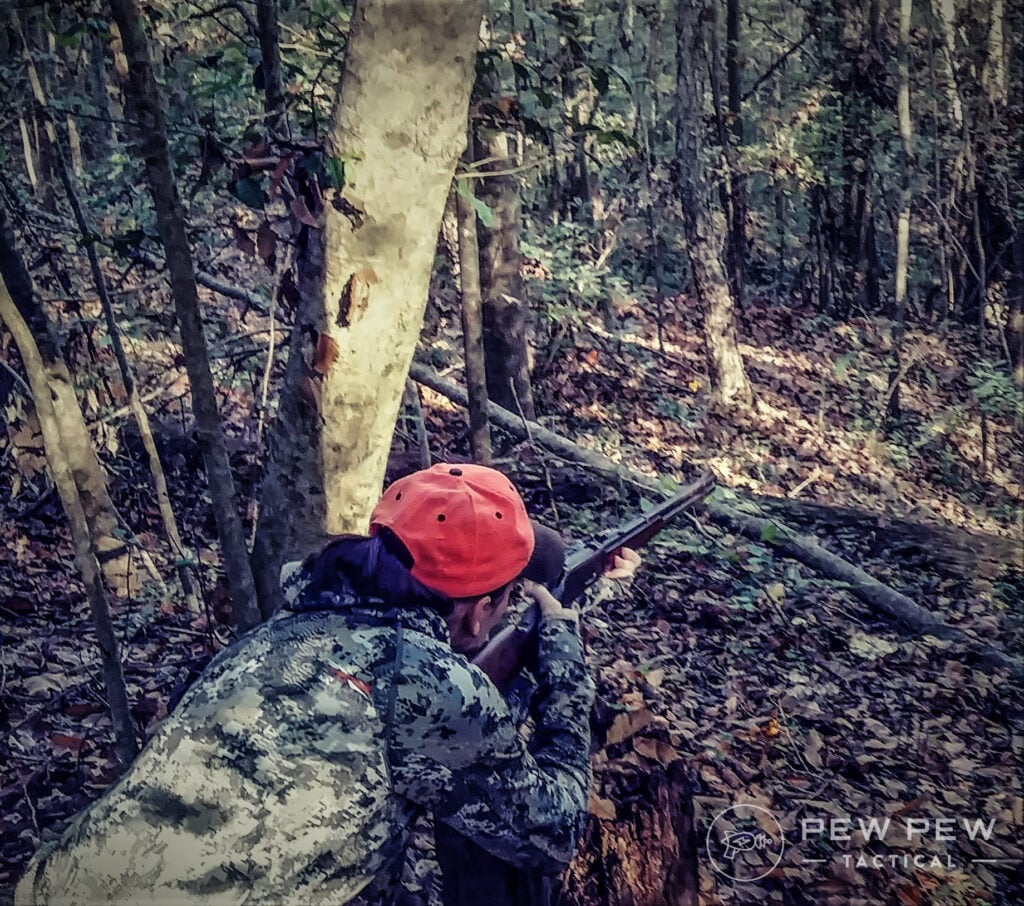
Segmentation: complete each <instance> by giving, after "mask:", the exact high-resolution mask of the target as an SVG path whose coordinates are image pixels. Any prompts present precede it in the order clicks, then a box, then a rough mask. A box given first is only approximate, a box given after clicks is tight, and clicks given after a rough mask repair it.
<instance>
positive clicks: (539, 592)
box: [523, 579, 580, 622]
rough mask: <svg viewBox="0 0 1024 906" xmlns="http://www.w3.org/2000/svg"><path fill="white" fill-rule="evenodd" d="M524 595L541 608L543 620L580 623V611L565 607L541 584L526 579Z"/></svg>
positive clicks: (524, 581)
mask: <svg viewBox="0 0 1024 906" xmlns="http://www.w3.org/2000/svg"><path fill="white" fill-rule="evenodd" d="M523 594H524V595H526V597H527V598H529V599H530V600H532V601H533V602H534V603H536V605H537V606H538V607H539V608H540V615H541V619H544V620H573V621H575V622H578V621H579V618H580V615H579V612H578V611H576V610H573V609H571V608H568V607H563V606H562V602H561V601H559V600H558V598H556V597H555V596H554V595H553V594H551V592H550V591H548V590H547V589H546V588H545V587H544V586H543V585H541V584H540V583H539V582H531V581H530V580H529V579H524V580H523Z"/></svg>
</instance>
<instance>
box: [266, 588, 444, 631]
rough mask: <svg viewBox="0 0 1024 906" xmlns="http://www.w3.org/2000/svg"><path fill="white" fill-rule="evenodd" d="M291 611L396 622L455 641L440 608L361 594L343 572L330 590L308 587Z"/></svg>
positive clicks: (370, 623) (369, 622)
mask: <svg viewBox="0 0 1024 906" xmlns="http://www.w3.org/2000/svg"><path fill="white" fill-rule="evenodd" d="M283 609H284V611H286V612H290V613H313V612H324V611H326V612H329V613H338V614H342V615H344V616H345V617H346V618H347V619H348V621H349V622H350V623H353V624H356V625H360V626H396V625H398V624H401V626H402V628H403V629H408V630H412V631H413V632H422V633H423V634H424V635H428V636H431V637H432V638H435V639H438V640H439V641H441V642H445V643H446V644H451V637H450V636H449V634H448V623H447V621H446V620H445V618H444V617H443V616H441V614H439V613H438V612H437V611H436V610H433V609H431V608H429V607H423V606H405V607H403V606H401V605H396V604H391V603H388V602H387V601H384V600H381V599H380V598H374V597H370V596H367V595H359V594H356V592H355V591H354V590H353V589H352V587H351V586H350V585H349V584H348V582H347V581H346V580H345V578H344V577H343V576H340V575H339V576H338V577H337V582H336V583H335V584H334V586H333V587H332V588H331V589H330V590H320V591H317V592H315V593H312V594H307V592H306V590H305V589H304V590H303V591H302V592H300V593H299V595H298V597H297V598H296V599H295V600H294V601H293V602H292V603H290V604H286V605H285V606H284V608H283Z"/></svg>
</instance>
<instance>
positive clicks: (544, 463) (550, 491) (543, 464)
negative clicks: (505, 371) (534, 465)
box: [508, 377, 562, 525]
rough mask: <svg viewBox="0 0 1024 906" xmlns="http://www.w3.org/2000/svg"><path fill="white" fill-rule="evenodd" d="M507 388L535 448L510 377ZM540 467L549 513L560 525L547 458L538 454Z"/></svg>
mask: <svg viewBox="0 0 1024 906" xmlns="http://www.w3.org/2000/svg"><path fill="white" fill-rule="evenodd" d="M508 389H509V390H510V391H512V399H513V400H515V404H516V412H518V413H519V417H520V418H521V419H522V420H523V430H524V431H526V442H527V443H528V444H529V445H530V446H531V447H533V448H534V449H536V446H534V443H533V435H532V434H531V433H530V420H529V419H528V418H527V417H526V413H525V412H523V404H522V403H521V402H520V401H519V394H518V393H516V382H515V381H514V380H512V378H511V377H510V378H509V379H508ZM539 458H540V464H541V468H542V469H543V470H544V484H545V485H546V486H547V489H548V497H549V498H550V500H551V513H552V515H553V516H554V517H555V525H561V522H562V518H561V516H559V514H558V505H557V504H556V503H555V489H554V486H553V485H552V484H551V470H550V469H549V468H548V463H547V460H546V459H545V458H544V457H543V456H540V457H539Z"/></svg>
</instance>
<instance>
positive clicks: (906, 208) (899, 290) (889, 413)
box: [885, 0, 914, 419]
mask: <svg viewBox="0 0 1024 906" xmlns="http://www.w3.org/2000/svg"><path fill="white" fill-rule="evenodd" d="M912 11H913V0H900V24H899V33H898V35H899V37H898V39H897V45H896V68H897V70H898V73H899V87H898V96H897V110H896V117H897V120H898V122H899V130H900V156H899V163H900V208H899V214H898V215H897V226H896V286H895V295H894V303H895V304H894V307H895V320H896V330H895V337H894V338H893V347H894V351H895V356H896V361H895V363H894V365H893V369H892V372H891V373H890V375H889V389H888V397H889V398H888V401H887V404H886V408H885V416H886V419H895V418H898V417H899V415H900V382H901V381H902V380H903V376H904V366H903V336H904V330H905V326H906V318H907V282H908V276H909V273H908V272H909V270H910V202H911V193H910V176H911V170H912V168H913V166H914V132H913V129H914V126H913V122H912V120H911V118H910V63H909V59H908V58H909V53H910V48H909V44H910V15H911V12H912Z"/></svg>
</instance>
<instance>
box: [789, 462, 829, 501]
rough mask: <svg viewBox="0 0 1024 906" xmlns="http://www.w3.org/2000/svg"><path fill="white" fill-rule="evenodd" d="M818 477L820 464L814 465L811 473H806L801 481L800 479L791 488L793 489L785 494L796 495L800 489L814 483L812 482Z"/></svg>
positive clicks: (819, 475)
mask: <svg viewBox="0 0 1024 906" xmlns="http://www.w3.org/2000/svg"><path fill="white" fill-rule="evenodd" d="M819 478H821V466H815V467H814V469H813V470H812V471H811V474H810V475H808V476H807V477H806V478H805V479H804V480H803V481H801V482H800V484H798V485H797V486H796V487H795V488H793V490H791V491H789V492H788V493H787V494H786V496H787V497H798V496H799V495H800V492H801V491H803V490H804V489H805V488H807V487H808V485H811V484H814V482H816V481H817V480H818V479H819Z"/></svg>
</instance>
